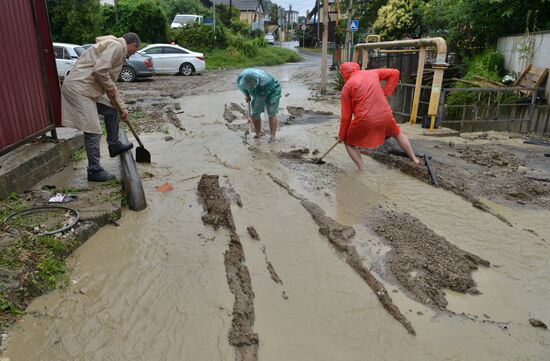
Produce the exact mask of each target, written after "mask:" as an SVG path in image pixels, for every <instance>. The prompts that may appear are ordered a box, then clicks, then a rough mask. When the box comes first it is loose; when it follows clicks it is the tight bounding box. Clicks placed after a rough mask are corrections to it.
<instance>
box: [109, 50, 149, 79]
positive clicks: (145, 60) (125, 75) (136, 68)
mask: <svg viewBox="0 0 550 361" xmlns="http://www.w3.org/2000/svg"><path fill="white" fill-rule="evenodd" d="M154 74H155V68H154V67H153V58H152V57H150V56H148V55H145V54H141V53H140V52H139V51H138V52H137V53H135V54H134V55H132V56H131V57H129V58H128V59H126V60H125V61H124V65H122V70H121V71H120V75H119V76H118V80H119V81H124V82H133V81H134V80H136V79H144V78H150V77H152V76H153V75H154Z"/></svg>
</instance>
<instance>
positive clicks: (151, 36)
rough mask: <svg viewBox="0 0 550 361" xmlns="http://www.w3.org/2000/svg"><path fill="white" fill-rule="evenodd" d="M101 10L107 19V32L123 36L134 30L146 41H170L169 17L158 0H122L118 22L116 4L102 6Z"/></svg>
mask: <svg viewBox="0 0 550 361" xmlns="http://www.w3.org/2000/svg"><path fill="white" fill-rule="evenodd" d="M101 12H102V14H103V17H104V19H105V28H104V33H105V34H113V35H117V36H122V35H123V34H124V33H127V32H129V31H132V32H135V33H137V34H138V35H139V37H140V38H141V40H142V41H144V42H149V43H161V42H166V41H168V18H167V17H166V14H165V13H164V10H163V9H162V7H161V6H160V4H159V2H158V0H139V1H135V0H120V1H119V3H118V23H117V22H116V16H115V8H114V6H102V8H101Z"/></svg>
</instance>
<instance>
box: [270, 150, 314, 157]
mask: <svg viewBox="0 0 550 361" xmlns="http://www.w3.org/2000/svg"><path fill="white" fill-rule="evenodd" d="M306 154H309V149H307V148H298V149H294V150H291V151H288V152H278V153H277V155H278V156H279V157H280V158H285V159H303V158H304V155H306Z"/></svg>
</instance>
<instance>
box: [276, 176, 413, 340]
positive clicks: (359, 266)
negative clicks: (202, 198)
mask: <svg viewBox="0 0 550 361" xmlns="http://www.w3.org/2000/svg"><path fill="white" fill-rule="evenodd" d="M269 176H270V177H271V179H272V180H273V181H274V182H275V183H276V184H278V185H279V186H281V187H282V188H284V189H285V190H286V191H287V192H288V194H290V195H291V196H293V197H294V198H296V199H298V200H300V203H301V204H302V206H303V207H304V208H305V209H306V210H307V211H308V212H309V214H311V217H312V218H313V220H314V221H315V223H317V225H318V226H319V233H321V234H322V235H323V236H324V237H325V238H326V239H327V240H328V241H329V242H330V244H332V245H333V246H334V248H335V249H336V250H337V251H338V252H339V253H340V254H341V255H343V256H344V257H345V259H346V262H347V264H348V265H349V266H350V267H351V268H352V269H353V270H354V271H355V272H357V274H358V275H359V276H360V277H361V278H362V279H363V280H364V281H365V282H366V283H367V284H368V285H369V287H370V288H371V289H372V290H373V292H374V294H375V295H376V297H377V298H378V300H379V301H380V303H381V304H382V306H383V307H384V308H385V309H386V311H388V313H389V314H390V315H392V316H393V318H395V319H396V320H397V321H399V322H400V323H401V324H402V325H403V327H405V329H406V330H407V331H408V332H409V333H410V334H411V335H416V332H415V330H414V328H413V326H412V324H411V323H410V321H409V320H407V318H406V317H405V316H404V315H403V314H402V313H401V311H400V310H399V308H397V306H396V305H395V304H394V303H393V301H392V299H391V297H390V295H389V294H388V291H387V290H386V288H385V287H384V285H383V284H382V283H381V282H380V281H378V280H377V279H376V277H374V275H373V274H372V273H371V272H370V271H369V269H368V268H367V267H365V265H364V264H363V262H362V261H361V257H360V256H359V254H358V253H357V249H356V248H355V246H354V245H353V244H351V242H350V240H351V239H352V238H353V237H355V230H354V229H353V228H352V227H348V226H344V225H342V224H340V223H338V222H336V221H335V220H334V219H332V218H330V217H328V216H326V215H325V212H324V211H323V210H322V209H321V207H319V206H318V205H317V204H315V203H313V202H310V201H308V200H306V199H303V198H302V197H300V196H298V195H297V194H296V192H294V191H293V190H292V189H291V188H290V187H289V186H288V185H287V184H286V183H284V182H283V181H281V180H280V179H278V178H276V177H275V176H273V175H271V174H270V175H269Z"/></svg>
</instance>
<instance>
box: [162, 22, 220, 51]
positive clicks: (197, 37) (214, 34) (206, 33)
mask: <svg viewBox="0 0 550 361" xmlns="http://www.w3.org/2000/svg"><path fill="white" fill-rule="evenodd" d="M171 37H172V39H176V40H177V41H178V44H179V45H181V46H183V47H185V48H188V49H191V50H193V51H201V52H205V51H207V50H213V49H217V48H224V47H226V46H227V29H225V27H223V26H216V29H215V30H214V27H212V26H208V25H201V24H194V25H189V26H186V27H183V28H179V29H175V30H172V32H171Z"/></svg>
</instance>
